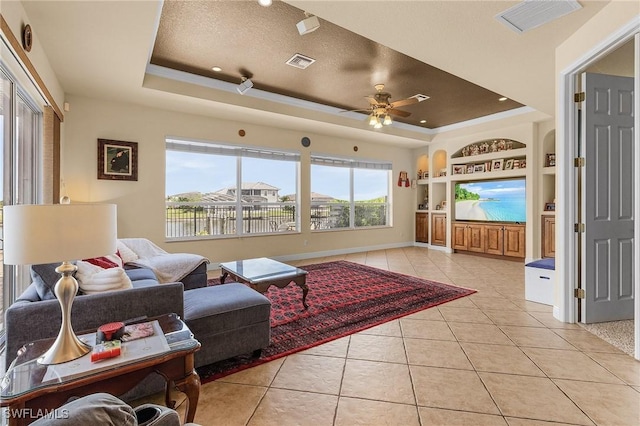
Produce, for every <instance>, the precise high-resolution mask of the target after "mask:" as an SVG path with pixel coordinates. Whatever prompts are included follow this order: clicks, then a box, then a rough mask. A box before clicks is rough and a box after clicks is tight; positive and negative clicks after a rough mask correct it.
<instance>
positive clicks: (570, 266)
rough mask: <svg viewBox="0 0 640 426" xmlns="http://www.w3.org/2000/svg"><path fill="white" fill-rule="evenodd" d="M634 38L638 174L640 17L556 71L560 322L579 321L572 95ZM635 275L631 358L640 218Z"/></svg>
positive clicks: (637, 192)
mask: <svg viewBox="0 0 640 426" xmlns="http://www.w3.org/2000/svg"><path fill="white" fill-rule="evenodd" d="M634 38H635V49H634V51H635V58H634V64H635V71H634V78H635V81H634V91H635V93H636V96H635V99H634V109H635V123H634V127H635V131H634V140H635V148H636V149H635V150H634V164H635V169H634V174H635V176H640V113H639V112H640V17H637V18H635V19H633V20H632V21H631V22H629V23H628V24H626V25H625V26H623V27H621V28H619V29H618V30H617V31H615V32H614V33H612V34H611V35H609V37H607V38H606V39H604V40H603V41H601V42H600V43H599V44H598V45H596V46H595V47H593V48H592V49H591V50H590V51H588V52H587V53H586V54H585V55H583V56H582V57H581V58H579V59H578V60H576V61H575V62H574V63H573V64H571V65H570V66H569V67H567V68H566V69H564V70H563V71H561V72H560V75H559V77H558V92H557V93H558V100H557V101H558V103H557V105H558V109H557V113H558V120H557V122H558V135H559V136H560V140H561V141H562V143H560V144H558V145H557V146H556V161H557V163H556V164H558V165H560V167H559V169H558V173H556V178H557V181H556V188H557V191H558V203H557V204H556V221H557V222H556V244H557V250H556V259H557V260H560V262H556V277H557V283H558V284H557V286H556V287H557V288H556V295H557V297H556V302H557V304H556V305H555V306H554V308H553V315H554V317H555V318H556V319H559V320H560V321H563V322H569V323H574V322H576V320H577V315H578V311H577V304H576V301H575V298H574V295H573V292H574V288H575V287H576V285H575V284H576V282H577V277H578V274H577V269H576V265H577V264H578V262H577V261H578V256H579V255H580V253H578V252H577V247H576V240H577V234H576V233H575V232H574V230H573V224H574V223H575V222H576V220H575V218H576V212H577V208H576V203H577V199H576V193H577V191H576V188H577V172H576V168H575V167H574V165H573V158H574V157H576V156H577V143H575V141H576V138H577V137H578V131H577V129H578V115H577V109H576V107H575V103H574V102H573V94H574V93H575V92H576V91H577V90H578V85H577V82H578V81H579V80H578V77H579V75H580V74H581V73H582V72H583V71H584V70H585V69H586V68H587V67H588V66H589V65H591V64H593V63H595V62H596V61H598V60H600V59H601V58H603V57H604V56H606V55H608V54H609V53H611V52H612V51H613V50H615V49H617V48H618V47H620V46H622V45H623V44H624V43H626V42H628V41H629V40H632V39H634ZM634 197H635V200H634V211H635V213H636V215H635V217H636V219H638V220H639V222H640V185H635V188H634ZM634 274H635V277H636V280H635V281H636V284H635V289H634V318H635V358H636V359H638V360H640V279H638V278H640V223H639V224H638V225H636V226H634Z"/></svg>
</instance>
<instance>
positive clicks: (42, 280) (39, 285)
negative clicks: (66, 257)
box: [31, 262, 61, 300]
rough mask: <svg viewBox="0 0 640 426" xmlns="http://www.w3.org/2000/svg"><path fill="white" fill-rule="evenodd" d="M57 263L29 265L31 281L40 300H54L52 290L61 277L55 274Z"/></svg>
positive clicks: (58, 264) (54, 296)
mask: <svg viewBox="0 0 640 426" xmlns="http://www.w3.org/2000/svg"><path fill="white" fill-rule="evenodd" d="M60 263H61V262H58V263H45V264H42V265H31V281H32V282H33V284H34V286H35V288H36V291H37V293H38V297H39V298H40V300H49V299H55V298H56V295H55V293H54V292H53V288H54V287H55V286H56V283H57V282H58V280H59V279H60V277H61V275H60V274H59V273H57V272H56V268H57V267H58V266H60Z"/></svg>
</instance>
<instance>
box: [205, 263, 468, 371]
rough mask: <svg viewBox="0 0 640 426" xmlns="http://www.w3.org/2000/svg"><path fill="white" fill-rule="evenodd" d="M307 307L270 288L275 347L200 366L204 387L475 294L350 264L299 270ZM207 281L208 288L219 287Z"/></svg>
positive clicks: (297, 293) (293, 290)
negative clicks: (257, 354) (256, 354)
mask: <svg viewBox="0 0 640 426" xmlns="http://www.w3.org/2000/svg"><path fill="white" fill-rule="evenodd" d="M300 268H302V269H304V270H306V271H307V272H308V275H307V285H308V286H309V294H308V296H307V303H308V304H309V309H304V308H303V306H302V290H301V289H300V287H298V286H297V285H295V284H294V283H291V284H289V286H288V287H286V288H284V289H279V288H277V287H271V288H269V291H268V292H267V293H266V295H267V297H268V298H269V300H271V345H269V347H267V348H265V349H264V350H263V351H262V355H261V356H260V358H252V357H250V356H249V355H247V356H246V357H235V358H230V359H228V360H225V361H220V362H217V363H214V364H210V365H206V366H203V367H199V368H198V374H200V378H201V380H202V383H206V382H209V381H211V380H215V379H218V378H220V377H224V376H226V375H228V374H231V373H235V372H238V371H240V370H243V369H245V368H249V367H253V366H256V365H259V364H263V363H265V362H268V361H271V360H274V359H277V358H280V357H283V356H286V355H290V354H292V353H295V352H299V351H302V350H305V349H309V348H311V347H314V346H317V345H320V344H322V343H326V342H329V341H331V340H335V339H338V338H340V337H344V336H347V335H349V334H353V333H356V332H358V331H362V330H365V329H367V328H370V327H373V326H376V325H379V324H382V323H384V322H387V321H391V320H393V319H396V318H400V317H403V316H405V315H409V314H412V313H415V312H418V311H421V310H423V309H427V308H431V307H433V306H437V305H440V304H442V303H445V302H449V301H452V300H455V299H458V298H460V297H464V296H468V295H470V294H473V293H475V290H470V289H466V288H461V287H455V286H452V285H448V284H443V283H439V282H436V281H431V280H426V279H421V278H416V277H412V276H409V275H403V274H398V273H395V272H389V271H385V270H382V269H377V268H372V267H370V266H365V265H360V264H357V263H352V262H347V261H337V262H327V263H318V264H314V265H305V266H300ZM219 282H220V281H219V280H217V279H211V280H209V285H217V284H219Z"/></svg>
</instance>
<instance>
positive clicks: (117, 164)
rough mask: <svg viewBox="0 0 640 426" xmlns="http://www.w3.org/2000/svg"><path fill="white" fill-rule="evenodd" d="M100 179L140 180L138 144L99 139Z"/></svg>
mask: <svg viewBox="0 0 640 426" xmlns="http://www.w3.org/2000/svg"><path fill="white" fill-rule="evenodd" d="M98 179H107V180H136V181H137V180H138V143H137V142H125V141H115V140H111V139H98Z"/></svg>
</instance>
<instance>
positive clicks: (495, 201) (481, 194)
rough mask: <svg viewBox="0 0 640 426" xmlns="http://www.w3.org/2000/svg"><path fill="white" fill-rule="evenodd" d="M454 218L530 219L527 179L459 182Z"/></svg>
mask: <svg viewBox="0 0 640 426" xmlns="http://www.w3.org/2000/svg"><path fill="white" fill-rule="evenodd" d="M455 201H456V203H455V220H465V221H484V222H519V223H524V222H526V220H527V211H526V207H527V197H526V185H525V179H524V178H518V179H501V180H481V181H473V182H457V183H456V186H455Z"/></svg>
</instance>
